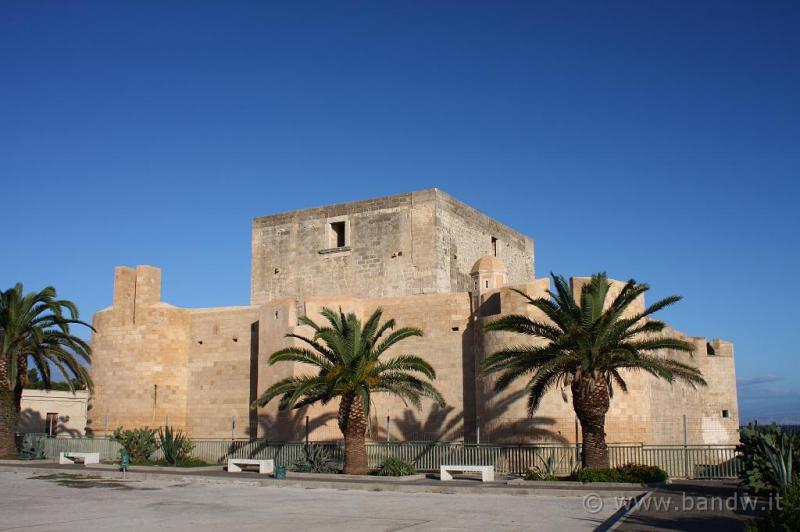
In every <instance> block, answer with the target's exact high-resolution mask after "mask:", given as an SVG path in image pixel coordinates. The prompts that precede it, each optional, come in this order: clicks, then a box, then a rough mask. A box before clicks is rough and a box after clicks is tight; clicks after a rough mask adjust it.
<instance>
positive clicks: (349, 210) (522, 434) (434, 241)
mask: <svg viewBox="0 0 800 532" xmlns="http://www.w3.org/2000/svg"><path fill="white" fill-rule="evenodd" d="M341 244H344V245H341ZM252 245H253V257H252V285H251V301H252V305H251V306H243V307H228V308H212V309H181V308H176V307H173V306H171V305H168V304H165V303H163V302H161V300H160V291H161V274H160V271H159V270H158V269H157V268H153V267H150V266H138V267H137V268H135V269H133V268H126V267H120V268H117V269H116V271H115V282H114V303H113V306H112V307H110V308H108V309H105V310H103V311H101V312H99V313H97V314H96V315H95V317H94V325H95V328H96V329H97V331H96V333H95V334H94V335H93V349H94V358H93V363H92V367H91V372H92V376H93V379H94V382H95V391H94V394H93V396H92V399H91V404H90V409H89V412H88V415H89V421H88V430H89V431H90V432H93V433H95V434H98V433H99V434H102V433H103V432H104V430H105V429H106V427H108V428H109V429H111V430H113V428H115V427H116V426H119V425H123V426H125V427H140V426H159V425H162V424H164V423H165V422H166V421H167V419H168V420H169V423H170V424H172V425H173V426H175V427H178V428H183V429H186V430H188V431H189V432H190V434H192V436H193V437H197V438H203V437H213V438H228V437H230V436H231V434H233V436H234V437H248V436H256V435H257V436H259V437H262V438H267V439H269V440H271V441H286V440H298V439H302V438H303V437H305V434H306V426H308V432H309V437H310V438H311V439H313V440H337V439H340V438H341V434H340V432H339V429H338V425H337V419H336V418H337V408H338V401H334V402H332V403H331V404H329V405H315V406H312V407H309V408H306V409H301V410H294V411H291V412H279V411H278V401H277V400H274V401H272V402H271V403H269V404H268V405H266V406H264V407H261V408H259V409H257V410H252V409H250V404H251V403H252V402H253V401H254V400H255V399H256V398H257V397H258V396H259V395H260V394H261V393H262V392H263V391H264V390H266V389H267V388H268V387H269V386H271V385H272V384H274V383H276V382H278V381H280V380H281V379H284V378H287V377H291V376H298V375H304V374H307V373H308V371H309V368H308V367H307V366H305V365H302V364H294V363H279V364H276V365H269V363H268V359H269V356H270V355H271V354H272V353H274V352H275V351H277V350H279V349H281V348H283V347H287V346H292V345H294V346H301V345H304V344H302V342H301V341H299V340H297V339H294V338H287V337H286V334H287V333H296V334H303V335H307V336H311V335H312V330H311V329H310V328H309V327H307V326H303V325H300V324H299V323H298V316H302V315H307V316H309V317H311V318H312V319H314V320H318V321H319V320H321V319H322V317H321V316H320V315H319V311H320V309H321V308H322V307H323V306H329V307H331V308H333V309H338V308H340V307H341V308H342V309H343V310H344V311H345V312H354V313H356V314H357V315H358V316H359V317H360V318H361V319H362V320H364V319H366V318H367V317H368V316H369V315H370V314H371V312H372V311H373V310H374V309H376V308H378V307H380V308H382V309H383V310H384V318H386V319H388V318H394V319H395V320H396V321H397V326H398V327H402V326H412V327H419V328H421V329H422V330H423V331H424V333H425V336H424V338H411V339H407V340H405V341H403V342H401V343H400V344H399V345H398V346H397V347H396V348H393V350H392V352H390V353H388V354H387V355H388V356H392V355H395V354H401V353H403V354H404V353H414V354H417V355H419V356H421V357H423V358H424V359H425V360H427V361H429V362H430V363H431V364H432V365H433V366H434V368H435V369H436V371H437V376H438V378H437V380H436V382H435V385H436V386H437V388H439V390H440V391H441V392H442V393H443V395H444V396H445V399H446V400H447V406H446V407H444V408H439V407H436V406H435V405H433V404H432V403H431V401H427V400H426V401H423V407H422V409H420V410H417V409H415V408H413V407H411V406H410V405H406V404H404V403H403V402H402V401H401V400H400V399H397V398H393V397H384V396H381V395H376V397H375V398H374V405H373V408H372V411H371V413H370V414H371V416H370V422H371V428H370V434H369V436H370V437H371V438H373V439H377V440H384V439H386V438H387V437H388V438H390V439H392V440H415V439H426V440H430V439H441V440H460V439H465V440H467V441H474V439H475V438H476V436H477V434H478V432H479V433H480V435H481V440H482V441H484V442H486V441H494V442H517V443H522V442H552V443H558V442H561V443H573V442H575V440H576V423H575V414H574V412H573V409H572V405H571V404H570V402H569V400H567V401H564V400H563V399H562V394H561V392H560V390H558V389H554V390H551V391H549V392H548V394H547V395H546V396H545V397H544V399H543V400H542V403H541V405H540V407H539V409H538V410H537V411H536V413H535V414H534V416H533V417H529V415H528V410H527V405H526V400H527V397H526V395H527V394H526V391H525V384H526V382H525V380H524V379H523V380H519V381H518V382H516V383H514V384H512V386H510V387H509V389H507V390H506V391H504V392H502V393H496V392H494V390H493V389H492V385H493V381H492V379H489V378H483V377H481V376H480V375H479V368H480V364H481V362H482V361H483V360H484V358H485V357H486V356H487V355H489V354H491V353H494V352H496V351H497V350H499V349H503V348H505V347H508V346H516V345H536V343H535V342H536V340H531V338H526V337H521V336H519V335H512V334H508V333H484V332H483V326H484V325H485V324H486V323H487V322H489V321H491V320H493V319H496V318H497V317H498V316H500V315H502V314H509V313H514V314H526V315H529V316H531V317H533V318H536V319H540V320H544V316H543V315H541V313H539V311H538V310H536V309H534V308H533V307H531V306H530V305H528V304H527V301H526V300H525V298H523V297H521V296H520V295H519V294H517V293H516V292H514V291H513V290H512V288H517V289H520V290H522V291H523V292H525V293H527V294H529V295H532V296H534V297H546V293H547V292H546V291H547V289H548V288H549V286H550V284H549V280H548V279H535V278H534V263H533V242H532V241H531V240H530V239H529V238H527V237H525V236H524V235H521V234H519V233H517V232H515V231H513V230H511V229H509V228H507V227H505V226H504V225H502V224H500V223H498V222H496V221H494V220H492V219H490V218H489V217H487V216H485V215H484V214H482V213H480V212H478V211H476V210H475V209H472V208H471V207H469V206H467V205H464V204H463V203H461V202H458V201H457V200H455V199H453V198H452V197H450V196H449V195H447V194H445V193H443V192H441V191H439V190H436V189H432V190H424V191H420V192H412V193H407V194H399V195H396V196H389V197H385V198H378V199H374V200H367V201H359V202H352V203H344V204H340V205H333V206H329V207H321V208H317V209H306V210H302V211H294V212H289V213H285V214H279V215H275V216H267V217H263V218H257V219H255V220H254V222H253V243H252ZM486 255H490V257H487V258H486V259H484V260H483V261H481V263H480V264H476V261H478V259H479V258H481V257H485V256H486ZM495 255H496V256H497V257H498V259H501V261H502V262H501V261H498V260H497V259H494V258H492V257H491V256H495ZM473 264H476V268H477V271H475V272H474V275H475V277H474V278H473V277H472V276H471V270H472V266H473ZM481 265H483V266H481ZM481 268H483V269H481ZM475 280H480V282H479V283H478V284H479V285H482V286H478V287H475V286H473V284H474V282H475ZM486 281H488V283H487V282H486ZM587 281H588V278H575V279H573V280H572V284H573V289H574V290H575V291H579V289H580V287H581V286H582V284H583V283H585V282H587ZM502 283H507V284H506V285H505V286H502V287H500V288H494V287H495V286H499V285H501V284H502ZM623 285H624V283H621V282H619V281H613V282H612V289H611V292H610V296H609V301H610V299H611V298H613V297H614V296H615V295H616V294H617V293H618V292H619V290H620V289H621V288H622V286H623ZM644 304H645V303H644V298H640V299H639V300H638V301H636V302H635V303H634V304H633V305H632V306H631V308H630V309H629V310H628V312H627V314H628V315H630V314H631V313H633V312H639V311H641V310H642V309H644ZM667 334H670V335H673V336H675V337H677V338H683V339H686V340H688V341H692V342H693V343H694V344H695V346H696V348H695V352H694V353H693V357H690V355H689V354H687V353H667V355H668V356H674V357H676V358H677V359H678V360H682V361H684V362H687V363H691V364H696V365H698V367H699V368H700V369H701V370H702V372H703V374H704V376H705V378H706V379H707V381H708V383H709V386H708V387H703V388H699V389H698V390H693V389H691V388H690V387H688V386H686V385H684V384H680V383H674V384H670V383H668V382H665V381H663V380H658V379H655V378H653V377H651V376H649V375H647V374H645V373H643V372H639V373H630V372H628V373H626V375H625V378H626V381H627V383H628V393H627V394H625V393H622V392H621V391H620V390H619V389H616V390H615V395H614V398H613V399H612V402H611V409H610V410H609V413H608V416H607V427H606V430H607V433H608V441H609V442H612V443H631V442H645V443H652V444H680V443H683V415H686V416H687V421H688V436H689V442H690V443H692V444H695V443H706V444H715V443H734V442H735V441H736V440H737V438H738V434H737V432H736V430H737V428H738V408H737V403H736V387H735V373H734V359H733V346H732V345H731V344H730V343H728V342H725V341H721V340H714V341H712V342H710V343H707V342H706V340H705V338H690V337H688V336H686V335H684V334H683V333H681V332H679V331H674V330H672V329H670V330H668V331H667ZM566 395H567V398H568V399H569V395H570V394H569V391H568V390H567V394H566ZM723 411H726V414H727V415H726V416H723ZM387 416H388V417H389V418H390V419H391V423H390V427H389V433H388V434H387V428H386V427H387V425H386V418H387ZM306 420H308V421H307V424H306ZM232 422H233V423H235V427H233V431H232V430H231V429H232Z"/></svg>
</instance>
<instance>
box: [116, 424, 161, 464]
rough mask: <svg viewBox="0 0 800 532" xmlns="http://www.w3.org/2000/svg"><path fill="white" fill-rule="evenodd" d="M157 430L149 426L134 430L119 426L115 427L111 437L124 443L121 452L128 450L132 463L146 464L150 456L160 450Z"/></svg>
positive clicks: (121, 443)
mask: <svg viewBox="0 0 800 532" xmlns="http://www.w3.org/2000/svg"><path fill="white" fill-rule="evenodd" d="M157 432H158V430H157V429H150V428H147V427H144V428H141V429H132V430H125V429H123V428H122V427H117V428H116V429H114V433H113V434H112V436H111V439H112V440H113V441H118V442H119V443H120V445H122V450H121V451H120V453H122V451H127V452H128V454H129V455H130V459H131V463H133V464H146V463H147V462H148V461H149V460H150V456H151V455H152V454H153V453H154V452H156V451H157V450H158V440H157V439H156V433H157Z"/></svg>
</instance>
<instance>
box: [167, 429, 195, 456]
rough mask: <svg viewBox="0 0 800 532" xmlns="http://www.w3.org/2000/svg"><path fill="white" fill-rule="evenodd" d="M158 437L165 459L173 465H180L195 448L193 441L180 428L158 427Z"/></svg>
mask: <svg viewBox="0 0 800 532" xmlns="http://www.w3.org/2000/svg"><path fill="white" fill-rule="evenodd" d="M158 439H159V441H160V442H161V452H162V453H163V454H164V461H165V462H166V463H168V464H171V465H178V464H179V463H180V462H181V461H183V460H184V459H185V458H186V457H188V456H189V453H191V452H192V449H194V444H193V443H192V441H191V440H190V439H189V437H188V436H186V434H184V433H183V432H182V431H181V430H180V429H178V430H173V428H172V427H164V428H163V429H158Z"/></svg>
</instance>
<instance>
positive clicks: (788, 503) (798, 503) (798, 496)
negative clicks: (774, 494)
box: [748, 477, 800, 532]
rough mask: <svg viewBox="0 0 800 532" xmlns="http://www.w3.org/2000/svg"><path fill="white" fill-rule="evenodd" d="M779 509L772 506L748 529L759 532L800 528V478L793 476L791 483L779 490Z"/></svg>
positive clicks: (788, 530)
mask: <svg viewBox="0 0 800 532" xmlns="http://www.w3.org/2000/svg"><path fill="white" fill-rule="evenodd" d="M780 495H781V499H780V509H778V505H776V504H775V503H774V502H773V507H772V509H771V510H769V511H768V512H767V514H766V515H765V516H764V518H763V519H760V520H758V521H756V522H755V523H754V524H753V525H752V526H749V527H748V530H752V531H759V532H773V531H774V532H793V531H795V530H800V478H798V477H795V478H794V481H793V482H792V483H791V484H788V485H786V486H784V488H783V490H782V491H781V492H780Z"/></svg>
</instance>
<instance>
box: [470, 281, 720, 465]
mask: <svg viewBox="0 0 800 532" xmlns="http://www.w3.org/2000/svg"><path fill="white" fill-rule="evenodd" d="M551 276H552V277H553V281H554V284H555V288H556V291H555V293H553V292H550V291H548V294H549V296H550V297H547V298H537V299H534V298H531V297H530V296H528V295H526V294H524V293H523V292H520V291H519V290H517V292H518V293H519V294H521V295H522V296H524V297H525V298H526V299H527V300H528V302H529V303H530V304H531V305H533V306H534V307H535V308H537V309H539V310H540V311H541V312H542V313H544V315H545V316H546V317H547V318H548V320H547V321H537V320H533V319H531V318H529V317H528V316H524V315H509V316H505V317H502V318H500V319H498V320H496V321H494V322H491V323H489V324H487V325H486V330H487V331H510V332H516V333H520V334H525V335H529V336H533V337H535V338H541V339H543V340H545V342H544V343H543V344H542V345H535V346H530V345H528V346H514V347H509V348H507V349H503V350H501V351H498V352H497V353H494V354H492V355H491V356H489V357H487V358H486V360H485V361H484V362H483V374H484V375H489V374H494V373H498V374H499V378H498V379H497V381H496V382H495V390H497V391H500V390H503V389H505V388H507V387H508V386H509V385H510V384H511V383H512V382H514V381H515V380H517V379H520V378H526V379H528V385H527V388H526V389H527V392H528V411H529V413H530V414H531V415H532V414H533V412H535V411H536V409H537V408H538V407H539V403H540V402H541V400H542V397H544V395H545V393H546V392H547V391H548V390H550V389H552V388H554V387H560V388H561V389H562V393H564V390H565V388H566V387H567V386H569V387H570V389H571V391H572V404H573V408H574V409H575V414H576V415H577V417H578V420H579V421H580V423H581V432H582V435H583V458H582V463H583V467H608V465H609V459H608V446H607V445H606V433H605V419H606V412H608V408H609V405H610V400H611V397H612V395H613V387H612V386H613V385H616V386H618V387H619V389H620V390H622V391H623V392H626V391H627V386H626V384H625V379H624V378H623V374H624V373H630V372H635V371H644V372H647V373H649V374H651V375H653V376H655V377H657V378H661V379H665V380H667V381H669V382H673V381H675V380H680V381H684V382H686V383H688V384H689V385H691V386H692V387H695V385H698V384H700V385H705V384H706V382H705V380H704V379H703V376H702V374H701V373H700V370H698V369H697V368H695V367H693V366H690V365H687V364H684V363H682V362H678V361H677V360H673V359H669V358H665V357H663V356H659V355H657V353H658V352H659V351H662V350H667V349H673V350H676V351H685V352H691V351H692V350H693V347H692V344H690V343H688V342H685V341H683V340H679V339H677V338H672V337H669V336H664V335H661V334H659V333H661V332H662V331H663V330H664V328H665V327H666V325H665V324H664V323H663V322H661V321H658V320H655V319H652V318H650V317H649V316H650V315H652V314H654V313H655V312H657V311H659V310H661V309H663V308H664V307H667V306H669V305H672V304H673V303H676V302H677V301H679V300H680V299H681V298H680V296H670V297H667V298H664V299H662V300H661V301H658V302H656V303H653V304H652V305H650V306H649V307H647V308H646V309H644V311H642V312H637V313H633V315H629V316H628V317H624V316H623V314H625V311H626V309H628V307H630V305H631V304H632V303H633V302H634V300H635V299H636V298H637V297H639V296H640V295H642V294H643V293H645V292H646V291H647V290H649V289H650V287H649V286H648V285H646V284H638V283H637V282H636V281H635V280H633V279H631V280H630V281H628V282H627V283H626V284H625V286H624V287H623V288H622V290H621V291H620V293H619V294H618V295H617V296H616V297H615V298H614V299H613V300H611V301H610V302H606V297H607V296H608V292H609V288H610V287H611V284H610V283H609V281H608V278H607V277H606V275H605V274H604V273H599V274H595V275H593V276H592V278H591V280H590V281H589V282H588V283H587V284H585V285H584V286H583V288H582V290H581V293H580V298H578V299H577V301H576V297H575V294H573V292H572V288H571V287H570V286H569V283H567V281H566V279H564V277H562V276H556V275H553V274H551ZM606 303H608V304H606ZM564 396H565V397H566V395H564Z"/></svg>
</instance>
